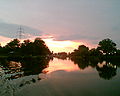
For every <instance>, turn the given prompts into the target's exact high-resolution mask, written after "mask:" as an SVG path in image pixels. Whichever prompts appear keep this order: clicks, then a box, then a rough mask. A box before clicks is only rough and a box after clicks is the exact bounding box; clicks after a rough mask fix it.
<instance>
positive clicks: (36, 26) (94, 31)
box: [0, 0, 120, 47]
mask: <svg viewBox="0 0 120 96" xmlns="http://www.w3.org/2000/svg"><path fill="white" fill-rule="evenodd" d="M119 5H120V1H119V0H92V1H90V0H34V1H33V0H10V1H9V0H1V1H0V25H1V26H2V27H0V35H1V36H5V37H14V36H15V35H14V34H16V30H17V28H18V27H17V26H18V25H22V26H23V27H24V28H25V32H26V34H29V35H30V34H32V35H37V36H39V35H52V36H54V38H55V39H57V40H72V41H74V40H82V41H83V42H85V41H87V43H89V42H90V43H92V44H97V43H98V41H99V40H102V39H104V38H111V39H112V40H114V41H115V42H116V43H117V44H118V46H119V45H120V42H119V41H120V38H119V36H120V28H119V25H120V19H119V17H120V11H119V9H120V6H119ZM26 26H27V27H26ZM11 35H14V36H11ZM88 41H89V42H88ZM119 47H120V46H119Z"/></svg>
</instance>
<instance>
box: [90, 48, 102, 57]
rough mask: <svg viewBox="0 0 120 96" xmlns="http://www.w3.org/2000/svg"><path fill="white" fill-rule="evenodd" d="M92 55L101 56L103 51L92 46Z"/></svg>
mask: <svg viewBox="0 0 120 96" xmlns="http://www.w3.org/2000/svg"><path fill="white" fill-rule="evenodd" d="M89 54H90V56H101V55H102V52H100V51H99V50H98V49H95V48H92V49H91V50H89Z"/></svg>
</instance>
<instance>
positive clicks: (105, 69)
mask: <svg viewBox="0 0 120 96" xmlns="http://www.w3.org/2000/svg"><path fill="white" fill-rule="evenodd" d="M71 60H72V61H73V62H74V64H78V67H79V68H80V69H85V68H87V67H88V66H91V67H92V68H96V70H97V71H98V73H99V76H100V77H101V78H104V79H107V80H109V79H112V77H114V76H115V75H116V70H117V66H118V65H120V64H118V63H116V62H114V61H111V62H112V63H110V62H108V61H107V62H106V61H104V62H106V63H105V64H104V65H103V61H102V60H100V59H99V58H97V57H91V58H89V59H82V58H71ZM98 63H99V64H98ZM101 66H102V67H101Z"/></svg>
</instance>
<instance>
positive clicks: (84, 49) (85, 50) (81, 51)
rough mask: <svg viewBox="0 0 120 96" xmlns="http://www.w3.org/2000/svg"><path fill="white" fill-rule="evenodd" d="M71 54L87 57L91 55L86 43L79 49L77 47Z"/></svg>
mask: <svg viewBox="0 0 120 96" xmlns="http://www.w3.org/2000/svg"><path fill="white" fill-rule="evenodd" d="M71 55H72V56H80V57H82V58H86V57H88V55H89V48H88V47H86V46H85V45H80V46H79V47H78V49H75V50H74V52H72V53H71Z"/></svg>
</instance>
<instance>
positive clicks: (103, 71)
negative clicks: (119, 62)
mask: <svg viewBox="0 0 120 96" xmlns="http://www.w3.org/2000/svg"><path fill="white" fill-rule="evenodd" d="M96 69H97V71H98V73H99V76H100V77H101V78H104V79H107V80H109V79H111V78H112V77H114V76H115V75H116V70H117V67H116V65H112V64H110V63H106V64H105V65H103V67H99V66H97V67H96Z"/></svg>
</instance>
